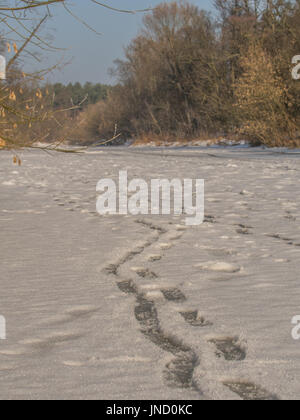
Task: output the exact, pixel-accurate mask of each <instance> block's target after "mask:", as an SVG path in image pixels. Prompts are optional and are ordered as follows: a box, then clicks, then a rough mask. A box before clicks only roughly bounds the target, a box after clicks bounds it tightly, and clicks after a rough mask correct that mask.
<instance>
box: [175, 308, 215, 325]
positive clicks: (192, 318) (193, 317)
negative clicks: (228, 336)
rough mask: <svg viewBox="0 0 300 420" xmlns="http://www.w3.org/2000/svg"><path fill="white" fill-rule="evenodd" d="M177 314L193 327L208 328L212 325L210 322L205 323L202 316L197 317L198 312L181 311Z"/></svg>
mask: <svg viewBox="0 0 300 420" xmlns="http://www.w3.org/2000/svg"><path fill="white" fill-rule="evenodd" d="M179 313H180V315H181V316H182V317H183V318H184V320H185V321H186V322H187V323H188V324H190V325H192V326H193V327H208V326H211V325H213V324H212V322H209V321H206V319H205V318H204V317H203V316H199V313H198V311H183V312H179Z"/></svg>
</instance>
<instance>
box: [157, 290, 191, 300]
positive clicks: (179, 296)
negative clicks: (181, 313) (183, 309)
mask: <svg viewBox="0 0 300 420" xmlns="http://www.w3.org/2000/svg"><path fill="white" fill-rule="evenodd" d="M161 292H162V294H163V295H164V297H165V299H167V300H170V301H172V302H184V301H185V300H186V297H185V296H184V294H183V293H182V291H181V290H179V289H177V288H176V287H174V288H170V289H161Z"/></svg>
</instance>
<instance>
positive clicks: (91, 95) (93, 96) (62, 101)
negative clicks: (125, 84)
mask: <svg viewBox="0 0 300 420" xmlns="http://www.w3.org/2000/svg"><path fill="white" fill-rule="evenodd" d="M45 89H48V91H50V92H51V94H52V95H53V106H54V108H56V109H57V108H60V109H67V108H69V107H73V106H77V107H79V108H80V109H84V108H85V107H87V106H88V105H92V104H95V103H97V102H99V101H103V100H105V99H107V95H108V92H109V90H110V89H111V87H110V86H108V85H103V84H101V83H96V84H94V83H90V82H87V83H85V84H81V83H79V82H77V83H74V84H73V83H69V84H67V85H64V84H62V83H55V84H52V85H47V86H46V87H45V88H44V90H45Z"/></svg>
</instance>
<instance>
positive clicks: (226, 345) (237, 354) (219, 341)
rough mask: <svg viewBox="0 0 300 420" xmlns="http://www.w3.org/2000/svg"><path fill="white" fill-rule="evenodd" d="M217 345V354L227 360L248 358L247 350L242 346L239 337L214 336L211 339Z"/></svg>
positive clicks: (210, 341)
mask: <svg viewBox="0 0 300 420" xmlns="http://www.w3.org/2000/svg"><path fill="white" fill-rule="evenodd" d="M209 343H212V344H214V345H215V346H216V355H217V357H219V358H221V357H224V359H225V360H227V361H231V362H232V361H241V360H245V359H246V350H245V349H244V348H242V347H241V345H240V344H239V342H238V338H237V337H223V338H213V339H211V340H209Z"/></svg>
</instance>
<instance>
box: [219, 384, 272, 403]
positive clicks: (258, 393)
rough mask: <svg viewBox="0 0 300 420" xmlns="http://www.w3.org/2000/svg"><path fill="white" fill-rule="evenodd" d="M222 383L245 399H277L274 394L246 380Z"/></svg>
mask: <svg viewBox="0 0 300 420" xmlns="http://www.w3.org/2000/svg"><path fill="white" fill-rule="evenodd" d="M223 385H225V386H226V387H227V388H229V389H230V390H231V391H232V392H234V393H235V394H237V395H238V396H239V397H241V398H242V399H243V400H245V401H278V400H279V398H278V397H277V396H276V395H275V394H271V393H270V392H268V391H266V390H265V389H264V388H261V387H260V386H258V385H255V384H253V383H251V382H246V381H224V382H223Z"/></svg>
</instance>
